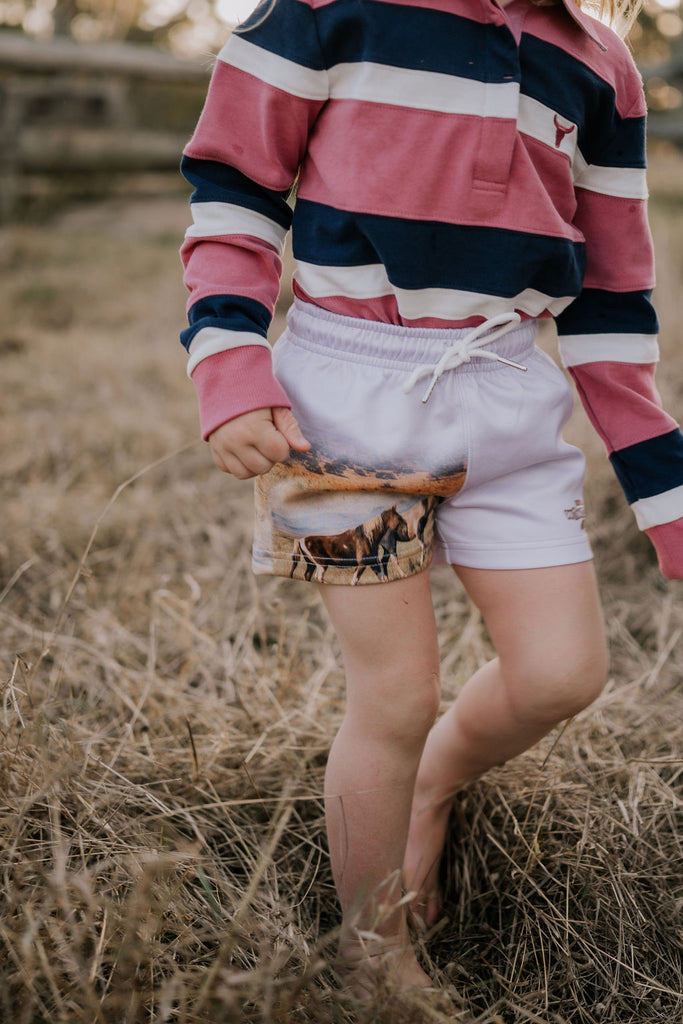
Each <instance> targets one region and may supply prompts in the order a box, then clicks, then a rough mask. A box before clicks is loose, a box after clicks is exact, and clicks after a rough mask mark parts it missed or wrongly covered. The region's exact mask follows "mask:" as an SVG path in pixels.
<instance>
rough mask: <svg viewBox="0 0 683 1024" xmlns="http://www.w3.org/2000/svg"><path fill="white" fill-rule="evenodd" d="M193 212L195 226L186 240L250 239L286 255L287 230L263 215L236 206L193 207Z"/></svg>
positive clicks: (233, 204)
mask: <svg viewBox="0 0 683 1024" xmlns="http://www.w3.org/2000/svg"><path fill="white" fill-rule="evenodd" d="M190 208H191V210H192V219H193V221H194V224H193V226H192V227H189V228H188V229H187V231H186V232H185V238H212V237H215V236H217V235H249V236H250V237H252V238H260V239H261V240H262V241H264V242H268V244H269V245H272V246H273V248H274V249H277V251H278V252H282V247H283V245H284V242H285V238H286V236H287V229H286V228H283V227H282V226H281V225H280V224H278V223H277V222H276V221H273V220H271V219H270V217H266V216H265V214H263V213H257V212H256V211H255V210H250V209H248V208H247V207H245V206H239V205H237V204H235V203H192V204H191V207H190Z"/></svg>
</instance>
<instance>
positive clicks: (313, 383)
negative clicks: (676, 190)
mask: <svg viewBox="0 0 683 1024" xmlns="http://www.w3.org/2000/svg"><path fill="white" fill-rule="evenodd" d="M644 127H645V106H644V101H643V94H642V87H641V82H640V79H639V76H638V73H637V71H636V69H635V67H634V65H633V62H632V59H631V57H630V55H629V53H628V51H627V49H626V47H625V46H624V44H623V43H622V42H621V41H620V39H619V38H618V37H617V36H616V35H615V34H614V33H613V32H612V31H611V29H609V28H608V27H606V25H604V24H602V23H601V22H599V21H597V20H594V19H593V18H591V17H589V16H588V15H587V14H586V13H585V12H584V11H582V10H581V9H580V7H579V6H577V5H576V4H575V2H574V0H509V2H508V3H505V4H502V3H499V2H498V0H276V2H274V3H272V4H267V5H266V6H265V7H264V8H262V9H260V10H258V11H257V12H256V14H255V15H253V16H252V18H251V19H250V20H249V21H248V22H247V23H246V24H245V25H244V26H242V28H241V29H240V30H239V31H236V32H235V33H234V34H233V35H232V36H231V38H230V40H229V41H228V43H227V45H226V47H225V48H224V50H223V51H222V52H221V54H220V56H219V59H218V62H217V65H216V68H215V71H214V75H213V79H212V83H211V87H210V90H209V95H208V99H207V102H206V106H205V109H204V111H203V113H202V116H201V119H200V121H199V125H198V127H197V130H196V133H195V135H194V137H193V139H192V140H191V142H190V143H189V145H188V147H187V149H186V151H185V156H184V161H183V170H184V174H185V176H186V177H187V179H188V180H189V181H190V182H191V183H192V185H193V186H194V188H195V192H194V194H193V197H192V211H193V216H194V226H193V227H191V228H190V229H189V231H188V234H187V237H186V241H185V244H184V246H183V251H182V255H183V260H184V263H185V267H186V276H185V280H186V283H187V286H188V288H189V290H190V293H191V295H190V302H189V328H188V329H187V330H186V331H185V332H184V333H183V341H184V344H185V345H186V347H187V349H188V351H189V369H188V372H189V373H190V374H191V376H192V379H193V381H194V383H195V385H196V388H197V392H198V396H199V403H200V413H201V422H202V431H203V436H204V437H205V438H206V439H208V441H209V443H210V445H211V449H212V452H213V456H214V459H215V461H216V463H217V465H218V466H219V468H220V469H222V470H224V471H226V472H228V473H232V474H233V475H234V476H236V477H238V478H240V479H246V478H249V477H256V478H257V480H256V533H255V542H254V567H255V570H256V571H257V572H269V573H275V574H278V575H282V576H292V577H294V578H303V579H305V580H314V581H316V582H318V583H319V584H320V590H321V593H322V597H323V600H324V602H325V605H326V607H327V609H328V612H329V614H330V616H331V619H332V622H333V624H334V627H335V629H336V631H337V634H338V637H339V641H340V644H341V648H342V652H343V657H344V664H345V670H346V678H347V688H348V706H347V711H346V717H345V719H344V721H343V724H342V726H341V728H340V730H339V733H338V735H337V737H336V739H335V740H334V743H333V745H332V749H331V751H330V756H329V763H328V766H327V774H326V782H325V806H326V814H327V827H328V838H329V850H330V857H331V861H332V869H333V873H334V878H335V882H336V886H337V890H338V894H339V899H340V902H341V906H342V912H343V931H342V940H341V943H340V958H341V961H342V963H345V964H346V965H347V966H348V967H349V968H352V967H353V966H354V964H358V963H360V962H361V961H362V962H363V963H364V968H363V969H364V970H365V972H366V975H365V977H366V979H367V977H369V974H370V973H371V965H372V964H374V963H376V962H379V961H380V960H381V961H382V962H383V963H384V964H385V966H386V965H387V964H388V965H389V968H390V969H391V971H392V974H393V976H394V978H395V980H396V982H397V983H398V984H399V985H402V986H413V985H417V986H428V985H430V984H431V980H430V979H429V978H428V976H427V975H426V974H425V973H424V971H423V970H422V968H421V967H420V966H419V964H418V961H417V959H416V957H415V954H414V952H413V949H412V946H411V944H410V941H409V937H408V930H407V924H406V912H405V908H404V907H403V906H400V905H399V903H400V900H401V895H402V892H405V891H407V892H411V893H413V896H412V909H413V912H414V916H415V918H416V919H418V918H421V919H422V920H423V921H424V922H425V923H427V924H429V923H431V922H433V921H434V920H435V919H436V918H437V917H438V915H439V913H440V910H441V906H440V897H439V890H438V866H439V859H440V855H441V850H442V847H443V843H444V838H445V833H446V824H447V819H448V814H449V810H450V807H451V803H452V800H453V796H454V793H455V792H456V791H457V789H458V787H459V786H460V785H462V783H463V782H464V781H465V780H467V779H470V778H472V777H473V776H475V775H478V774H479V773H481V772H483V771H485V770H486V769H487V768H489V767H491V766H492V765H495V764H500V763H502V762H504V761H507V760H508V759H509V758H512V757H514V756H515V755H516V754H519V753H521V752H522V751H524V750H526V749H527V748H528V747H529V746H531V745H532V744H534V743H536V742H537V741H538V740H539V739H540V738H541V737H542V736H544V735H545V734H546V733H547V732H548V731H550V730H551V729H553V728H554V727H555V726H556V725H557V724H558V723H559V722H560V721H562V720H564V719H566V718H568V717H570V716H572V715H574V714H575V713H577V712H578V711H579V710H580V709H582V708H584V707H586V706H587V705H588V704H589V703H590V702H591V701H592V700H593V699H594V698H595V697H596V695H597V694H598V693H599V692H600V690H601V688H602V686H603V684H604V681H605V675H606V666H607V657H606V645H605V637H604V631H603V622H602V616H601V610H600V603H599V599H598V593H597V587H596V581H595V576H594V571H593V566H592V562H591V552H590V548H589V544H588V541H587V538H586V534H585V531H584V530H583V503H582V502H583V499H582V483H583V470H584V463H583V456H582V455H581V453H580V452H579V451H578V450H577V449H576V448H573V447H571V446H569V445H568V444H566V443H565V442H564V441H563V440H562V429H563V427H564V424H565V422H566V420H567V418H568V416H569V413H570V409H571V393H570V388H569V386H568V384H567V383H566V381H565V378H564V376H563V375H562V373H561V372H560V370H559V369H557V367H556V366H555V364H554V363H553V362H552V361H551V360H550V359H549V358H548V357H547V356H545V355H544V354H543V353H542V352H541V351H540V350H539V349H538V348H536V346H535V344H534V337H535V334H536V329H537V321H538V320H539V319H542V318H547V317H553V318H554V319H555V321H556V324H557V329H558V334H559V338H560V352H561V356H562V359H563V362H564V364H565V366H566V367H568V369H569V372H570V373H571V376H572V377H573V379H574V382H575V384H576V386H577V389H578V392H579V394H580V396H581V400H582V402H583V404H584V407H585V409H586V411H587V413H588V415H589V417H590V419H591V421H592V423H593V425H594V426H595V428H596V430H597V431H598V433H599V434H600V436H601V437H602V438H603V440H604V442H605V444H606V446H607V450H608V453H609V457H610V459H611V461H612V464H613V466H614V469H615V471H616V473H617V475H618V477H619V480H620V482H621V483H622V485H623V487H624V490H625V492H626V497H627V499H628V501H629V502H630V503H631V504H632V506H633V508H634V511H635V514H636V518H637V522H638V524H639V526H640V527H641V528H642V529H644V530H646V532H647V533H648V534H649V536H650V537H651V539H652V541H653V542H654V545H655V547H656V549H657V552H658V555H659V560H660V565H661V568H662V571H663V572H664V574H665V575H667V576H669V577H673V578H680V577H681V575H683V519H682V518H681V517H682V516H683V437H682V435H681V433H680V431H679V429H678V427H677V425H676V423H675V422H674V421H673V420H672V419H671V418H670V417H669V416H668V415H667V414H666V413H665V412H664V411H663V410H662V408H661V402H660V400H659V396H658V394H657V391H656V389H655V384H654V364H655V362H656V360H657V338H656V335H657V320H656V316H655V313H654V311H653V308H652V306H651V303H650V292H651V289H652V286H653V283H654V279H653V259H652V245H651V239H650V234H649V230H648V226H647V219H646V209H645V205H646V185H645V169H644V168H645V155H644ZM295 183H296V193H297V194H296V203H295V204H294V206H293V210H292V205H290V203H289V202H288V199H289V197H290V194H291V190H292V188H293V185H294V184H295ZM292 220H293V224H292ZM290 225H291V226H292V233H293V234H292V240H293V251H294V257H295V259H296V264H297V269H296V273H295V276H294V284H293V287H294V294H295V301H294V305H293V308H292V309H291V311H290V313H289V317H288V328H287V330H286V332H285V334H284V335H283V336H282V337H281V338H280V339H279V340H278V341H277V343H276V345H275V348H274V351H273V357H272V362H271V350H270V348H269V346H268V343H267V341H266V332H267V329H268V326H269V323H270V319H271V316H272V313H273V307H274V304H275V300H276V297H277V293H278V287H279V278H280V272H281V262H280V254H281V249H282V245H283V242H284V238H285V235H286V234H287V232H288V230H289V228H290ZM439 562H440V563H448V564H450V565H452V566H453V567H454V569H455V572H456V573H457V575H458V577H459V578H460V580H461V582H462V584H463V586H464V587H465V589H466V591H467V593H468V594H469V596H470V598H471V599H472V601H473V602H474V603H475V604H476V605H477V607H478V608H479V609H480V610H481V613H482V615H483V618H484V621H485V623H486V626H487V628H488V631H489V634H490V636H491V639H492V642H493V644H494V647H495V650H496V653H497V657H496V658H495V660H494V661H492V662H491V663H490V664H487V665H486V666H484V667H483V668H481V669H480V670H479V671H478V672H476V673H475V675H474V676H473V678H472V679H470V680H469V682H468V683H467V684H466V685H465V686H464V688H463V689H462V691H461V693H460V694H459V696H458V698H457V700H456V701H455V702H454V703H453V705H452V706H451V707H450V708H449V709H448V710H447V711H446V712H445V713H444V714H443V715H442V716H441V717H440V718H439V720H438V722H436V717H437V711H438V708H439V658H438V649H437V635H436V628H435V621H434V613H433V606H432V600H431V594H430V588H429V574H428V573H427V572H426V571H425V570H426V569H427V568H428V566H429V565H430V564H435V563H439ZM435 722H436V724H435ZM368 928H372V929H373V931H374V934H375V935H376V937H377V938H376V945H374V946H373V945H372V944H371V945H370V946H368V944H367V941H368V940H367V936H366V935H365V934H364V930H365V931H367V929H368ZM375 957H376V958H377V959H375Z"/></svg>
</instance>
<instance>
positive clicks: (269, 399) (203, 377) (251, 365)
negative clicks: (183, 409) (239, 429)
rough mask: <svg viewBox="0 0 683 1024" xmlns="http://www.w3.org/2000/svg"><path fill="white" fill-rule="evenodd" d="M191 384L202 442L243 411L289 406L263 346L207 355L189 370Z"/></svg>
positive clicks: (269, 356) (288, 407)
mask: <svg viewBox="0 0 683 1024" xmlns="http://www.w3.org/2000/svg"><path fill="white" fill-rule="evenodd" d="M192 383H193V384H194V386H195V389H196V391H197V398H198V400H199V421H200V424H201V431H202V437H203V438H204V440H205V441H206V440H207V438H208V437H209V435H210V434H212V433H213V432H214V430H217V429H218V427H220V426H222V425H223V424H224V423H227V422H228V420H234V419H235V417H236V416H242V415H243V414H244V413H245V412H253V411H254V410H255V409H271V408H275V407H276V406H284V407H286V408H287V409H291V407H292V404H291V402H290V401H289V399H288V398H287V395H286V394H285V392H284V389H283V388H282V386H281V385H280V384H279V383H278V382H277V381H276V379H275V377H274V376H273V364H272V357H271V354H270V350H269V349H267V348H266V347H265V346H263V345H244V346H242V347H241V348H231V349H228V350H227V351H225V352H217V353H215V355H211V356H207V357H206V359H202V361H201V362H200V363H197V365H196V366H195V368H194V370H193V371H192Z"/></svg>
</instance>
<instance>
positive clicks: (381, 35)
mask: <svg viewBox="0 0 683 1024" xmlns="http://www.w3.org/2000/svg"><path fill="white" fill-rule="evenodd" d="M259 10H260V11H261V13H260V14H259ZM263 13H264V9H263V8H257V9H256V12H255V13H254V15H252V16H251V17H250V18H248V19H247V21H246V22H245V23H244V24H243V25H242V26H240V28H239V29H238V31H239V33H240V35H244V36H245V37H246V38H248V40H249V42H251V43H255V44H256V45H257V46H261V47H263V49H265V50H268V51H270V52H271V53H277V54H278V55H279V56H281V57H286V58H287V59H288V60H292V61H295V62H296V63H297V64H302V65H303V66H304V67H309V68H314V69H316V70H322V69H323V67H324V66H325V65H326V66H327V67H331V66H332V65H333V64H343V63H357V62H359V61H371V62H373V63H378V64H387V65H391V66H394V67H402V68H412V69H416V70H420V71H436V72H441V73H443V74H447V75H458V76H461V77H464V78H473V79H476V80H477V81H480V82H501V81H503V80H508V81H509V80H518V72H519V68H518V58H517V45H516V43H515V40H514V37H513V35H512V33H511V32H510V30H509V29H508V28H507V26H497V25H492V24H480V23H479V22H476V21H472V20H471V19H469V18H463V17H461V16H459V15H455V14H448V13H446V12H444V11H434V10H426V9H421V8H412V7H409V6H406V5H404V4H391V3H375V2H372V0H369V2H359V0H336V2H334V3H330V4H326V5H325V6H324V7H321V8H319V9H318V10H317V11H316V12H315V22H314V21H313V20H312V13H311V10H310V9H309V8H308V7H307V6H306V5H305V4H304V3H302V2H300V0H277V3H276V4H275V6H274V7H273V9H272V11H271V13H270V14H268V16H267V17H266V18H265V20H264V21H263V22H262V24H258V20H259V18H261V17H263ZM252 25H253V26H254V27H253V28H251V27H250V26H252ZM316 30H317V35H316ZM318 41H319V42H318ZM318 47H320V49H319V48H318ZM321 53H322V54H323V55H327V57H328V59H327V60H325V58H324V57H322V58H321Z"/></svg>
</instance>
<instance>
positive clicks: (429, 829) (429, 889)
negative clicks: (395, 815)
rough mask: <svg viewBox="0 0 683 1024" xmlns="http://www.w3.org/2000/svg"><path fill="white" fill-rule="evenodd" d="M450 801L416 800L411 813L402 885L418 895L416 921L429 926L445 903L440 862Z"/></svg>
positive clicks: (414, 905)
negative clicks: (430, 801) (440, 880)
mask: <svg viewBox="0 0 683 1024" xmlns="http://www.w3.org/2000/svg"><path fill="white" fill-rule="evenodd" d="M451 804H452V801H451V800H444V801H441V802H440V803H428V802H422V803H421V802H419V799H416V801H415V803H414V804H413V809H412V813H411V816H410V827H409V830H408V842H407V845H406V853H405V858H404V861H403V884H404V886H405V889H406V891H407V892H415V893H416V894H417V895H416V896H415V898H414V899H413V900H411V901H410V904H409V907H410V911H411V914H412V916H413V920H414V921H415V922H416V923H417V924H418V925H422V926H424V927H426V928H430V927H431V926H432V925H433V924H436V922H437V921H438V920H439V915H440V914H441V910H442V906H443V902H442V895H441V891H440V889H439V865H440V864H441V855H442V853H443V848H444V843H445V841H446V830H447V828H448V816H449V814H450V810H451Z"/></svg>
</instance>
